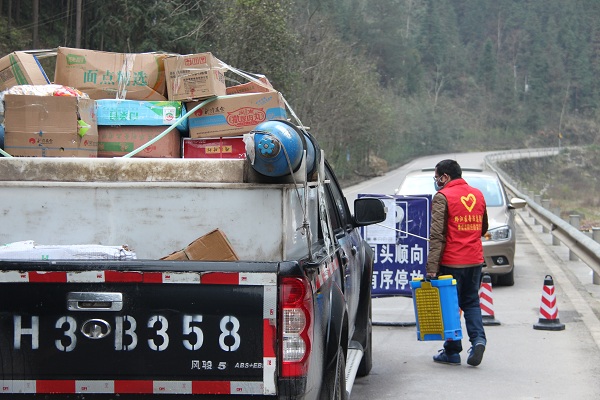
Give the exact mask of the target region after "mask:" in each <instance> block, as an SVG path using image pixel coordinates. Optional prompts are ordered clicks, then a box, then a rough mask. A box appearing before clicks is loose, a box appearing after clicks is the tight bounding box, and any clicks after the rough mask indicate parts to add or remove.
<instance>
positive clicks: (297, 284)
mask: <svg viewBox="0 0 600 400" xmlns="http://www.w3.org/2000/svg"><path fill="white" fill-rule="evenodd" d="M292 139H293V140H292ZM244 140H245V141H246V149H247V157H246V158H244V159H168V158H164V159H158V158H156V159H155V158H49V157H4V158H0V213H1V215H2V229H1V230H0V243H4V244H5V245H4V246H3V247H0V354H1V359H0V372H1V375H2V376H1V377H0V380H1V382H0V398H6V399H15V400H18V399H81V400H83V399H86V400H88V399H149V398H165V399H204V398H210V399H221V398H223V399H226V398H232V399H244V398H251V399H276V398H277V399H305V400H309V399H345V398H347V397H348V394H349V391H350V388H351V384H352V381H353V380H354V377H355V376H364V375H367V374H368V373H369V371H370V369H371V365H372V353H371V340H372V339H371V335H372V329H371V275H372V266H373V253H372V250H371V248H370V247H369V245H368V244H367V243H366V242H365V241H364V240H363V238H362V236H361V234H360V229H361V227H363V226H366V225H369V224H374V223H378V222H381V221H383V220H384V219H385V208H384V206H383V203H382V202H381V201H380V200H379V199H374V198H360V199H357V200H355V202H354V207H353V210H352V211H351V209H350V208H349V206H348V204H347V202H346V199H345V197H344V195H343V191H342V189H341V187H340V184H339V183H338V181H337V179H336V177H335V175H334V172H333V170H332V168H331V167H330V166H329V164H328V163H327V161H326V160H325V157H324V154H323V152H322V151H321V150H320V149H319V148H318V144H317V143H316V141H315V140H314V137H312V136H311V135H310V134H308V132H307V131H306V130H305V129H301V128H299V127H298V126H295V125H293V124H291V123H288V122H286V121H271V122H269V123H267V124H266V125H265V126H261V125H259V126H257V127H256V129H255V130H253V132H251V133H250V134H248V135H247V136H246V137H245V138H244ZM294 140H295V142H293V141H294ZM274 160H275V161H274ZM80 246H83V247H84V248H85V247H86V246H87V247H88V248H91V249H96V248H97V247H100V248H102V249H113V250H114V249H115V248H117V251H116V252H115V254H108V253H109V252H104V253H103V252H102V251H100V252H98V251H96V250H94V251H89V254H87V255H86V254H79V253H78V252H77V251H74V249H75V250H77V249H79V248H80ZM50 250H51V251H50ZM56 250H64V251H65V253H64V254H67V255H61V254H63V253H61V252H60V251H59V252H56ZM2 251H4V252H2ZM52 251H54V252H52ZM159 395H160V396H159ZM163 396H164V397H163Z"/></svg>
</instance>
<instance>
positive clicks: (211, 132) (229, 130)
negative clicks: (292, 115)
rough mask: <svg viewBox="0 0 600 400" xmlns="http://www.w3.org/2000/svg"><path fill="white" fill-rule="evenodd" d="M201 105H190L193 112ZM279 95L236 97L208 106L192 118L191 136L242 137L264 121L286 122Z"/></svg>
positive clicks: (187, 106)
mask: <svg viewBox="0 0 600 400" xmlns="http://www.w3.org/2000/svg"><path fill="white" fill-rule="evenodd" d="M199 103H200V102H189V103H186V108H187V109H188V110H190V111H191V110H192V108H194V107H196V106H197V105H198V104H199ZM286 116H287V115H286V110H285V103H284V101H283V97H282V96H281V93H279V92H267V93H249V94H234V95H229V96H225V97H220V98H217V99H215V100H212V101H210V102H209V103H207V104H205V105H204V107H201V108H199V109H198V110H196V111H195V112H194V113H193V114H192V115H190V116H189V118H188V124H189V128H190V137H192V138H205V137H221V136H241V135H243V134H244V133H248V132H250V131H251V130H252V129H254V128H255V127H256V125H258V124H260V123H261V122H264V121H270V120H273V119H286Z"/></svg>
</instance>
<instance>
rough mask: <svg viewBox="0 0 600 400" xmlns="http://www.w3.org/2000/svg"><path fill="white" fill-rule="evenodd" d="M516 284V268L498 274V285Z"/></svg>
mask: <svg viewBox="0 0 600 400" xmlns="http://www.w3.org/2000/svg"><path fill="white" fill-rule="evenodd" d="M514 284H515V268H514V267H513V269H511V270H510V272H509V273H508V274H504V275H498V285H500V286H512V285H514Z"/></svg>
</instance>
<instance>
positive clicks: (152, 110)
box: [96, 99, 188, 133]
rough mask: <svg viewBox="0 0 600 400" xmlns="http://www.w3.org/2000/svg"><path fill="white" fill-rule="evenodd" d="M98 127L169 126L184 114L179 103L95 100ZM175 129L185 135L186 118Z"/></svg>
mask: <svg viewBox="0 0 600 400" xmlns="http://www.w3.org/2000/svg"><path fill="white" fill-rule="evenodd" d="M96 104H97V106H98V125H99V126H102V125H107V126H110V125H118V126H123V125H142V126H170V125H172V124H173V123H174V122H175V121H177V119H179V118H180V117H181V116H182V115H184V114H185V112H186V111H185V106H184V105H183V103H182V102H181V101H143V100H115V99H102V100H97V101H96ZM177 129H179V130H180V131H181V132H185V133H187V130H188V126H187V118H186V119H184V120H183V121H182V122H181V123H180V124H179V125H177Z"/></svg>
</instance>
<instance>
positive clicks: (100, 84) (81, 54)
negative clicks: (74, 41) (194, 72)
mask: <svg viewBox="0 0 600 400" xmlns="http://www.w3.org/2000/svg"><path fill="white" fill-rule="evenodd" d="M166 57H167V55H166V54H158V53H137V54H136V53H111V52H106V51H97V50H86V49H74V48H69V47H59V48H58V50H57V54H56V67H55V72H54V83H56V84H60V85H65V86H71V87H74V88H77V89H79V90H81V91H82V92H85V93H87V94H88V95H89V96H90V97H91V98H92V99H129V100H166V99H167V98H166V96H167V93H166V85H165V69H164V62H163V61H164V59H165V58H166Z"/></svg>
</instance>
